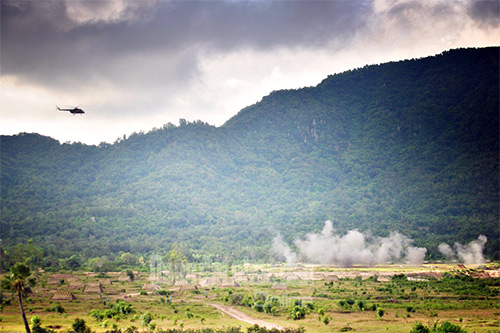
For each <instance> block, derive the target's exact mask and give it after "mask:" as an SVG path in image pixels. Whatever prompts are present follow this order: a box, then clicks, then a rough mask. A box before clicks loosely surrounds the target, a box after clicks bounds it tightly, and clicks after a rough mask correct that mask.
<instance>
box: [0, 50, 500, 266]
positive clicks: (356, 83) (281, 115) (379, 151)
mask: <svg viewBox="0 0 500 333" xmlns="http://www.w3.org/2000/svg"><path fill="white" fill-rule="evenodd" d="M327 219H329V220H331V221H333V224H334V227H335V228H336V230H337V231H338V232H339V233H345V232H347V231H348V230H351V229H358V230H360V231H363V232H369V233H371V234H372V235H375V236H387V235H388V234H389V233H390V232H391V231H399V232H400V233H402V234H404V235H406V236H408V237H410V238H412V239H413V240H414V244H415V245H417V246H421V247H426V248H427V249H428V252H427V258H437V259H439V258H440V253H439V251H438V250H437V247H438V244H439V243H440V242H447V243H448V244H453V242H455V241H458V242H462V243H464V242H468V241H471V240H473V239H476V238H477V237H478V236H479V235H480V234H483V235H485V236H487V237H488V242H487V243H486V249H485V252H486V255H487V257H489V258H490V259H500V258H499V251H498V250H499V234H498V226H499V224H498V223H499V48H498V47H491V48H482V49H459V50H451V51H447V52H444V53H442V54H440V55H437V56H432V57H427V58H423V59H412V60H406V61H401V62H394V63H386V64H381V65H373V66H366V67H364V68H359V69H355V70H351V71H347V72H344V73H341V74H336V75H332V76H329V77H328V78H326V79H325V80H324V81H323V82H321V83H320V84H319V85H318V86H316V87H308V88H303V89H298V90H283V91H275V92H272V93H271V94H269V95H268V96H266V97H264V98H263V99H262V100H261V101H260V102H258V103H256V104H254V105H251V106H249V107H247V108H245V109H243V110H241V111H240V112H239V113H238V114H237V115H236V116H234V117H233V118H231V119H229V120H228V121H227V122H226V123H225V124H224V125H223V126H221V127H214V126H210V125H208V124H205V123H203V122H201V121H196V122H187V121H185V120H182V119H181V120H180V124H179V125H178V126H175V125H172V124H166V125H163V126H162V127H161V128H156V129H153V130H151V131H150V132H148V133H134V134H132V135H130V136H129V137H128V138H127V137H123V138H120V139H117V140H116V142H115V143H113V144H104V143H103V144H101V145H99V146H89V145H84V144H81V143H71V144H70V143H64V144H61V143H59V142H58V141H56V140H54V139H52V138H49V137H44V136H41V135H38V134H27V133H21V134H18V135H14V136H2V137H1V225H0V228H1V229H0V230H1V246H2V249H1V252H0V253H1V255H2V258H3V260H1V261H2V262H3V264H2V265H8V263H9V262H11V261H14V260H16V258H17V257H20V256H22V255H23V253H24V254H26V253H28V254H29V255H31V257H32V260H35V261H36V262H37V264H39V265H42V266H44V267H51V266H52V267H57V266H60V265H63V266H65V265H66V266H68V267H70V268H77V267H79V266H80V265H84V264H87V263H89V262H92V260H93V261H94V262H95V261H96V260H98V261H100V262H101V263H102V262H106V261H113V260H115V261H116V260H118V259H120V260H125V259H126V258H130V256H132V258H136V259H138V258H140V257H141V256H144V257H147V256H148V254H151V253H157V252H159V253H165V252H166V251H168V250H170V249H171V248H172V245H173V244H174V243H178V244H179V248H180V249H181V250H182V252H183V253H184V255H185V256H186V257H187V259H188V260H190V261H200V260H209V261H224V260H269V259H271V258H272V255H271V254H270V251H269V250H270V247H271V242H272V239H273V237H274V236H275V235H276V234H277V232H280V233H281V235H282V236H283V238H284V239H285V240H286V241H288V242H289V243H292V241H293V240H294V239H296V238H299V237H303V236H304V235H305V234H306V233H307V232H318V231H319V230H321V228H322V227H323V224H324V221H325V220H327ZM28 240H30V241H28ZM117 258H118V259H117ZM124 258H125V259H124ZM134 260H135V259H134ZM3 269H5V267H3Z"/></svg>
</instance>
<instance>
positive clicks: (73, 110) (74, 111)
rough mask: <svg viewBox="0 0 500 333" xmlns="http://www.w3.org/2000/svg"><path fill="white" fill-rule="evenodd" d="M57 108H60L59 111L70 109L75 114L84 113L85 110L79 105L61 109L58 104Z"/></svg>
mask: <svg viewBox="0 0 500 333" xmlns="http://www.w3.org/2000/svg"><path fill="white" fill-rule="evenodd" d="M56 108H57V109H58V110H59V111H68V112H70V113H71V114H72V115H73V116H74V115H75V114H84V113H85V111H83V110H82V109H80V108H79V107H78V106H77V107H74V108H72V109H60V108H59V107H58V106H57V105H56Z"/></svg>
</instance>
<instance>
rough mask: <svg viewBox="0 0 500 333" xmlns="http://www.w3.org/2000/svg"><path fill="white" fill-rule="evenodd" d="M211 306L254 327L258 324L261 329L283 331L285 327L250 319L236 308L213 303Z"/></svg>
mask: <svg viewBox="0 0 500 333" xmlns="http://www.w3.org/2000/svg"><path fill="white" fill-rule="evenodd" d="M210 305H211V306H213V307H214V308H216V309H218V310H220V311H222V312H223V313H225V314H227V315H229V316H231V317H233V318H235V319H238V320H241V321H244V322H245V323H249V324H252V325H255V324H257V325H259V326H261V327H265V328H277V329H279V330H281V329H283V326H280V325H278V324H273V323H269V322H267V321H263V320H260V319H257V318H253V317H250V316H249V315H247V314H246V313H243V312H241V311H238V310H236V309H235V308H232V307H230V306H225V305H219V304H213V303H210Z"/></svg>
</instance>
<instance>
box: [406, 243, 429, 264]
mask: <svg viewBox="0 0 500 333" xmlns="http://www.w3.org/2000/svg"><path fill="white" fill-rule="evenodd" d="M426 253H427V249H426V248H425V247H414V246H410V247H408V248H407V249H406V260H407V261H408V263H409V264H410V265H415V266H419V265H422V264H423V263H424V258H425V254H426Z"/></svg>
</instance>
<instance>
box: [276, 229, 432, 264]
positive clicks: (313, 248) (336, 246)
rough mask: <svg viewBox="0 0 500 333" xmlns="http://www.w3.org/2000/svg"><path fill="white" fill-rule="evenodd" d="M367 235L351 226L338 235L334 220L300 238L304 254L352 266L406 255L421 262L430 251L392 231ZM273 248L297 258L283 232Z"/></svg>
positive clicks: (316, 260) (311, 258) (298, 243)
mask: <svg viewBox="0 0 500 333" xmlns="http://www.w3.org/2000/svg"><path fill="white" fill-rule="evenodd" d="M367 238H369V237H367V236H365V235H364V234H362V233H361V232H359V231H357V230H351V231H349V232H347V234H345V235H338V234H336V233H335V231H334V229H333V224H332V222H331V221H326V222H325V226H324V227H323V230H322V231H321V233H308V234H307V235H306V236H305V238H304V239H297V240H296V241H295V242H294V243H295V245H296V246H297V248H298V250H299V253H300V255H301V257H303V258H304V259H305V260H308V261H309V262H312V263H318V264H324V265H337V266H342V267H350V266H352V265H367V266H371V265H374V264H387V263H390V262H395V261H401V260H402V259H403V257H404V256H405V257H406V261H408V262H409V263H410V264H412V265H421V264H422V263H423V262H424V257H425V254H426V252H427V249H425V248H417V247H412V246H410V245H411V243H412V240H411V239H409V238H408V237H406V236H404V235H402V234H400V233H398V232H392V233H391V234H390V235H389V237H378V238H374V239H373V240H372V241H370V242H368V241H367ZM273 250H274V251H275V252H278V251H279V250H281V251H282V252H278V253H280V254H281V255H282V256H283V257H285V258H287V263H289V260H288V257H290V256H292V254H293V255H294V256H292V258H294V259H295V261H296V259H297V255H296V254H295V253H293V252H292V251H291V250H290V247H289V246H288V245H286V244H285V243H284V242H283V240H282V238H281V236H280V235H278V236H276V237H275V238H274V240H273Z"/></svg>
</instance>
